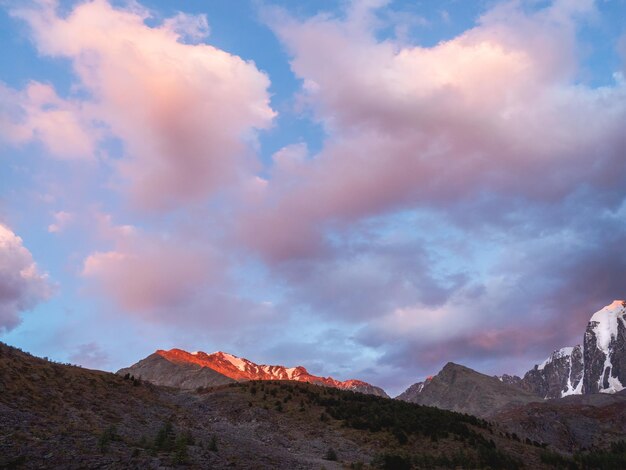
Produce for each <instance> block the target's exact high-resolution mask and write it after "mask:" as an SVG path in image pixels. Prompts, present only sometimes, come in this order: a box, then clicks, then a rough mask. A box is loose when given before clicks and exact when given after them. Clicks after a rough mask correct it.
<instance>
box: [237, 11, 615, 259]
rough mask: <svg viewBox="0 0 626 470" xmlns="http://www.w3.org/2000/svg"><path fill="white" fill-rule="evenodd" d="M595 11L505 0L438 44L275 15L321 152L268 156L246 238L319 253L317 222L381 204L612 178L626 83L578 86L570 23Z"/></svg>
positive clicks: (541, 189) (363, 25)
mask: <svg viewBox="0 0 626 470" xmlns="http://www.w3.org/2000/svg"><path fill="white" fill-rule="evenodd" d="M593 12H594V10H593V3H592V2H588V1H581V2H575V3H571V2H555V3H554V4H552V5H550V6H548V7H546V8H544V9H542V10H539V11H538V12H534V13H528V14H527V13H524V12H522V11H521V9H520V8H519V4H518V3H515V2H512V3H506V4H504V5H501V6H498V7H496V8H494V9H493V10H491V11H489V12H488V13H487V14H485V15H484V16H483V17H482V18H481V19H480V21H479V23H478V25H477V26H476V27H474V28H473V29H470V30H468V31H466V32H465V33H463V34H461V35H459V36H458V37H456V38H453V39H451V40H449V41H445V42H441V43H439V44H437V45H435V46H433V47H420V46H406V45H402V44H399V43H396V42H394V41H393V40H391V39H388V40H385V41H379V40H377V39H376V38H375V35H374V31H373V29H372V27H371V26H370V24H369V23H368V22H367V21H364V20H363V17H364V15H363V13H362V12H361V13H360V14H359V15H358V17H357V18H353V17H352V16H350V15H349V16H348V18H347V20H337V19H333V18H329V17H328V16H317V17H314V18H311V19H309V20H307V21H304V22H298V21H296V20H294V19H292V18H289V17H282V18H281V19H280V21H279V22H276V23H275V24H274V26H273V28H274V30H275V31H276V32H277V34H278V35H279V37H280V38H281V40H282V41H283V42H284V43H285V44H286V46H287V47H288V48H289V50H290V51H291V53H292V55H293V59H292V62H291V64H292V69H293V70H294V72H295V73H296V75H297V76H298V77H299V78H301V79H302V80H303V83H304V85H303V91H302V92H303V95H304V97H305V99H306V100H307V102H308V103H309V105H310V106H311V108H312V109H313V110H314V112H315V114H316V116H317V117H318V119H319V120H320V121H321V122H322V123H323V124H324V126H325V128H326V130H327V133H328V137H327V139H326V142H325V145H324V148H323V149H322V151H321V152H320V153H319V154H317V155H311V156H308V158H306V159H300V161H297V162H291V163H290V164H289V165H285V164H283V163H282V162H280V161H278V162H277V163H276V165H275V168H274V173H273V174H272V176H271V177H270V178H269V180H268V184H267V186H266V188H265V189H264V191H263V195H262V196H261V197H259V203H258V207H257V208H256V209H252V210H250V212H249V214H246V215H245V216H244V217H243V220H242V221H241V223H240V226H239V233H240V235H241V237H242V239H243V240H244V241H245V243H247V244H248V245H249V246H252V247H253V248H255V249H257V250H259V251H260V252H261V253H262V254H263V255H264V256H265V257H266V258H267V259H270V260H284V259H288V258H291V257H294V256H295V257H297V256H303V255H309V254H314V253H317V252H318V251H319V250H320V247H322V246H323V238H322V237H323V233H324V229H325V228H326V227H329V226H330V227H333V226H337V225H336V224H342V223H344V222H350V221H354V220H356V219H359V218H363V217H368V216H372V215H377V214H380V213H383V212H385V211H388V210H393V209H398V208H403V207H411V206H412V207H415V206H422V207H440V206H441V205H444V204H447V205H448V207H450V203H461V202H462V201H464V200H467V199H470V198H472V197H473V196H476V195H477V194H479V193H484V192H488V193H492V194H498V195H500V196H503V197H513V198H515V197H522V198H528V199H535V200H542V201H554V200H559V199H561V198H562V197H564V196H565V195H566V194H568V193H569V192H570V191H572V190H573V189H574V188H576V187H577V186H578V185H579V184H581V183H589V184H591V185H598V186H602V187H607V186H616V185H618V184H620V177H621V176H622V175H623V174H624V167H623V164H622V161H623V159H622V155H623V153H622V151H621V149H623V147H624V145H626V142H625V141H624V137H623V132H622V130H621V123H622V122H624V121H625V120H626V87H625V86H624V84H623V83H619V82H618V83H616V84H615V85H614V86H611V87H603V88H590V87H587V86H585V85H582V84H577V83H576V79H577V75H576V73H577V60H576V53H577V45H576V27H577V22H578V19H579V18H580V17H581V15H583V14H593ZM276 227H281V233H278V234H277V233H276V229H275V228H276Z"/></svg>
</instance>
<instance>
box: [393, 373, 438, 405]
mask: <svg viewBox="0 0 626 470" xmlns="http://www.w3.org/2000/svg"><path fill="white" fill-rule="evenodd" d="M431 380H432V377H428V378H427V379H426V380H425V381H424V382H417V383H414V384H413V385H411V386H410V387H409V388H407V389H406V390H405V391H404V392H402V393H401V394H400V395H398V396H397V397H396V399H398V400H402V401H408V402H411V403H417V402H418V400H419V398H418V395H419V394H420V393H422V390H424V386H425V385H426V384H427V383H428V382H430V381H431Z"/></svg>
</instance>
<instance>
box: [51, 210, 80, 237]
mask: <svg viewBox="0 0 626 470" xmlns="http://www.w3.org/2000/svg"><path fill="white" fill-rule="evenodd" d="M52 216H53V217H54V222H53V223H51V224H50V225H48V232H50V233H59V232H62V231H63V230H65V228H66V227H67V226H68V225H69V224H70V223H72V222H73V221H74V214H73V213H71V212H66V211H58V212H55V213H54V214H52Z"/></svg>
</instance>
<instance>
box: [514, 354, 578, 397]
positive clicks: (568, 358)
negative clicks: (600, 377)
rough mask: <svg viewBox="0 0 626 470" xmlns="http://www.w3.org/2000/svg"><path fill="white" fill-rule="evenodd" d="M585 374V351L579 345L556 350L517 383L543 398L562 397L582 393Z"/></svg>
mask: <svg viewBox="0 0 626 470" xmlns="http://www.w3.org/2000/svg"><path fill="white" fill-rule="evenodd" d="M583 376H584V361H583V351H582V347H581V346H580V345H578V346H574V347H568V348H561V349H559V350H557V351H554V352H553V353H552V354H551V355H550V357H549V358H548V359H546V360H545V361H544V362H543V363H541V364H539V365H536V366H535V367H534V368H533V369H531V370H529V371H528V372H526V374H525V375H524V378H523V379H522V380H521V381H520V382H519V383H518V384H517V385H518V386H519V387H521V388H523V389H524V390H527V391H529V392H531V393H534V394H535V395H538V396H540V397H542V398H560V397H564V396H568V395H579V394H580V393H582V389H583Z"/></svg>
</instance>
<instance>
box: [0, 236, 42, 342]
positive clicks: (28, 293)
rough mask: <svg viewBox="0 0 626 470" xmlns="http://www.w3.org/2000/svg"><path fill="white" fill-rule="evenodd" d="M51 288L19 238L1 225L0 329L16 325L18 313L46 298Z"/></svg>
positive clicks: (5, 329)
mask: <svg viewBox="0 0 626 470" xmlns="http://www.w3.org/2000/svg"><path fill="white" fill-rule="evenodd" d="M52 290H53V289H52V286H51V284H50V281H49V279H48V276H47V274H45V273H41V272H40V271H39V270H38V268H37V265H36V264H35V262H34V260H33V257H32V255H31V253H30V251H28V249H27V248H26V247H24V244H23V242H22V239H21V238H20V237H18V236H17V235H16V234H15V233H13V231H11V229H10V228H9V227H7V226H6V225H2V224H0V331H2V330H4V331H8V330H11V329H13V328H15V327H16V326H17V325H18V324H19V323H20V314H21V313H23V312H26V311H28V310H32V309H33V308H35V307H36V306H37V305H38V304H39V303H41V302H44V301H45V300H47V299H48V298H49V297H50V296H51V294H52Z"/></svg>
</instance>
